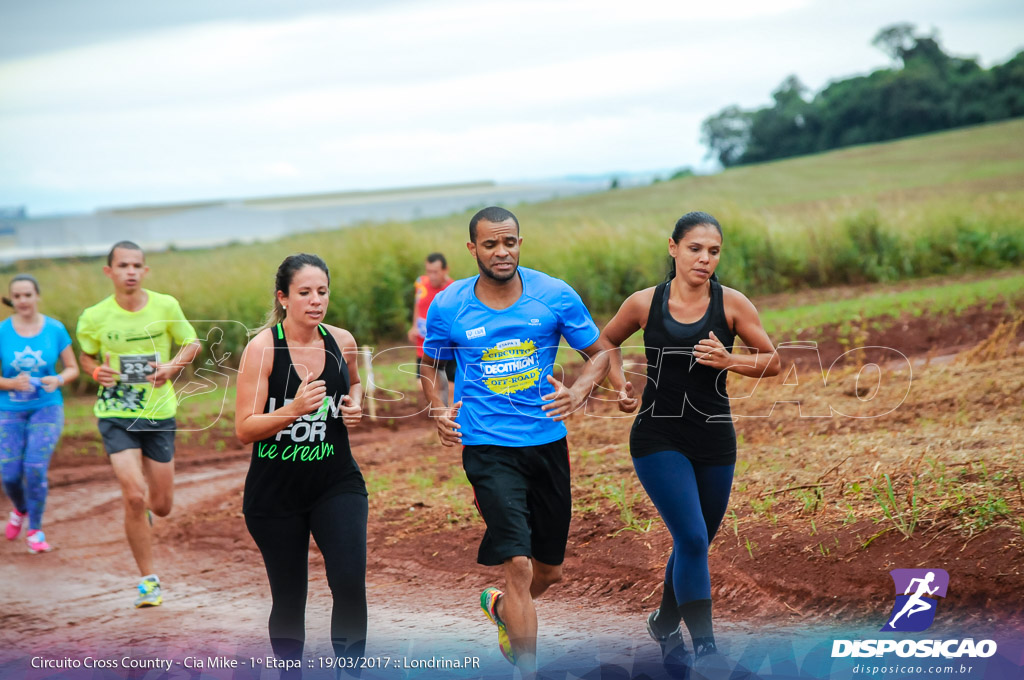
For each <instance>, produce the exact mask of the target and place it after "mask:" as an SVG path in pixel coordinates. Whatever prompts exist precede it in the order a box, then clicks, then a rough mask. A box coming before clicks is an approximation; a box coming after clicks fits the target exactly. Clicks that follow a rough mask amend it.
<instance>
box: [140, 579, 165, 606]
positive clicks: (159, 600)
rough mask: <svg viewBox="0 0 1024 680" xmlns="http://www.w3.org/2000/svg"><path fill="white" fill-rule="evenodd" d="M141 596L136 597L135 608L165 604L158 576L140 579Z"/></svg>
mask: <svg viewBox="0 0 1024 680" xmlns="http://www.w3.org/2000/svg"><path fill="white" fill-rule="evenodd" d="M137 587H138V589H139V596H138V597H137V598H135V608H136V609H138V608H140V607H159V606H160V605H161V604H163V601H164V598H163V594H162V593H161V591H160V579H158V578H157V577H156V576H147V577H146V578H144V579H142V580H141V581H139V585H138V586H137Z"/></svg>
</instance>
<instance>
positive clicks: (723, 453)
mask: <svg viewBox="0 0 1024 680" xmlns="http://www.w3.org/2000/svg"><path fill="white" fill-rule="evenodd" d="M721 249H722V227H721V226H720V225H719V224H718V221H717V220H716V219H715V218H714V217H712V216H711V215H708V214H707V213H702V212H692V213H687V214H686V215H683V216H682V217H681V218H680V219H679V221H678V222H676V226H675V229H674V230H673V232H672V236H671V238H670V239H669V242H668V250H669V254H670V255H671V256H672V269H671V271H670V272H669V279H668V280H667V281H665V282H664V283H662V284H660V285H658V286H655V287H654V288H647V289H645V290H641V291H638V292H636V293H634V294H633V295H631V296H630V297H629V298H628V299H627V300H626V301H625V302H624V303H623V304H622V307H621V308H620V309H619V311H618V313H617V314H616V315H615V317H614V318H613V319H612V320H611V321H609V322H608V325H607V326H605V328H604V331H602V333H601V342H602V345H603V349H611V348H614V349H616V350H617V349H618V348H619V347H620V346H621V345H622V343H623V342H624V341H625V340H626V339H627V338H629V337H630V336H631V335H633V333H635V332H636V331H638V330H640V329H643V332H644V334H643V335H644V348H645V353H646V358H647V383H646V385H645V387H644V392H643V398H642V403H641V408H640V413H639V414H638V415H637V417H636V419H635V420H634V421H633V428H632V431H631V433H630V439H629V446H630V454H631V455H632V457H633V466H634V468H635V469H636V472H637V477H638V478H639V479H640V482H641V483H642V484H643V486H644V489H645V490H646V491H647V493H648V495H649V496H650V497H651V501H652V502H653V503H654V506H655V507H656V508H657V509H658V512H659V514H660V515H661V517H662V519H663V520H664V521H665V525H666V526H667V527H668V529H669V532H670V533H671V534H672V541H673V546H672V555H671V557H670V558H669V561H668V564H667V565H666V568H665V586H664V590H663V593H662V602H661V607H660V608H659V609H657V610H655V611H654V612H652V613H651V615H650V616H649V617H648V619H647V630H648V632H649V633H650V634H651V637H653V638H654V639H655V640H657V641H658V643H659V644H660V645H661V648H662V654H663V656H664V658H665V661H666V663H671V664H673V665H674V664H684V665H688V664H690V662H691V660H692V659H691V658H690V656H689V652H688V651H687V649H686V645H685V644H684V643H683V634H682V629H681V627H680V625H679V624H680V620H682V621H683V622H684V623H685V624H686V627H687V629H688V630H689V633H690V637H691V639H692V642H693V646H694V652H695V654H696V660H695V661H693V663H694V667H695V668H698V669H699V668H701V667H706V669H707V670H709V671H710V670H711V669H712V668H714V667H715V666H716V665H720V664H719V662H718V661H716V658H717V651H716V647H715V639H714V633H713V629H712V625H711V580H710V575H709V573H708V545H709V543H710V541H711V539H712V538H714V535H715V532H716V531H717V529H718V525H719V524H720V523H721V521H722V517H723V516H724V515H725V509H726V506H727V504H728V500H729V490H730V487H731V485H732V474H733V468H734V465H735V462H736V431H735V429H734V428H733V424H732V415H731V412H730V409H729V396H728V393H727V392H726V376H727V373H728V371H734V372H736V373H739V374H741V375H746V376H751V377H762V376H772V375H776V374H777V373H778V372H779V359H778V355H777V354H776V353H775V348H774V346H773V345H772V342H771V340H770V339H769V337H768V335H767V334H766V333H765V331H764V328H763V327H762V326H761V320H760V318H759V317H758V315H757V310H756V309H755V308H754V306H753V305H752V304H751V303H750V301H749V300H748V299H747V298H746V297H745V296H744V295H743V294H742V293H740V292H739V291H736V290H732V289H731V288H725V287H723V286H722V285H721V284H719V283H718V278H717V277H716V276H715V268H716V267H717V266H718V260H719V257H720V255H721ZM737 337H739V338H740V339H741V340H742V341H743V344H744V346H746V347H747V348H748V349H749V351H750V354H743V355H734V354H733V353H732V347H733V341H734V340H735V339H736V338H737ZM611 358H612V361H611V365H612V368H611V372H610V373H609V377H610V379H611V382H612V386H613V387H614V388H615V389H616V390H618V392H619V408H620V409H621V410H622V411H624V412H626V413H631V412H633V411H634V410H636V407H637V400H636V398H635V397H634V395H633V386H632V385H631V384H629V383H628V382H626V379H625V375H624V374H623V371H622V356H621V353H620V352H618V351H616V352H613V353H612V355H611Z"/></svg>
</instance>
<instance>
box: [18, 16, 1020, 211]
mask: <svg viewBox="0 0 1024 680" xmlns="http://www.w3.org/2000/svg"><path fill="white" fill-rule="evenodd" d="M903 21H909V22H912V23H915V24H917V25H918V27H919V29H921V30H922V31H929V30H931V29H933V28H934V29H937V30H938V32H939V38H940V40H941V43H942V44H943V46H944V47H945V49H946V51H947V52H950V53H953V54H957V55H960V56H974V57H977V58H978V59H979V60H980V61H981V63H982V65H983V66H986V67H989V66H991V65H992V64H995V63H1001V62H1003V61H1006V60H1007V59H1008V58H1010V57H1011V56H1012V55H1013V54H1015V53H1016V52H1017V51H1018V50H1020V49H1024V2H1021V1H1020V0H975V1H973V2H972V1H968V0H960V1H957V2H953V1H951V0H860V1H859V2H852V3H851V2H845V3H838V2H835V1H834V0H777V1H772V0H715V1H714V2H707V1H706V0H705V1H702V2H689V1H685V0H673V1H665V0H660V1H653V0H630V1H628V2H622V1H621V0H616V1H614V2H611V1H605V0H497V1H490V0H488V1H480V0H476V1H473V0H429V1H428V0H423V1H419V0H373V1H372V2H369V1H363V0H359V1H349V2H344V3H340V2H337V1H332V0H292V1H290V2H286V1H283V0H282V1H270V0H244V1H243V0H218V1H216V2H210V1H209V0H177V1H176V2H168V3H150V2H138V1H137V0H90V1H89V2H81V0H48V1H47V2H25V1H23V0H0V206H4V205H7V206H11V205H26V206H27V207H28V209H29V212H30V214H33V215H40V214H46V213H53V212H69V211H81V210H91V209H93V208H95V207H98V206H111V205H124V204H139V203H154V202H164V201H186V200H193V199H203V198H222V197H246V196H260V195H268V194H270V195H279V194H290V193H311V192H319V191H336V190H347V189H366V188H378V187H391V186H409V185H421V184H437V183H446V182H459V181H475V180H484V179H489V180H498V181H516V180H523V179H535V178H550V177H558V176H563V175H569V174H598V173H608V172H638V171H646V170H661V169H670V168H675V167H680V166H684V165H691V166H697V167H704V168H708V167H710V165H709V163H710V162H709V161H707V160H706V149H705V148H704V147H703V146H702V145H701V144H700V123H701V121H702V120H703V119H704V118H706V117H707V116H709V115H711V114H713V113H716V112H717V111H719V110H720V109H721V108H722V107H724V106H727V105H729V104H740V105H742V106H745V107H752V106H758V105H763V104H766V103H767V102H768V101H769V98H770V93H771V91H772V90H773V89H774V88H775V86H776V85H778V84H779V83H780V82H781V81H782V80H783V78H785V77H786V76H787V75H789V74H796V75H797V76H798V77H799V78H800V79H801V80H802V81H803V82H804V83H805V84H806V85H808V86H809V87H810V88H812V89H813V90H815V91H816V90H818V89H820V88H821V87H822V86H824V85H825V84H826V83H827V82H828V81H829V80H831V79H836V78H841V77H844V76H849V75H854V74H858V73H867V72H869V71H871V70H872V69H875V68H879V67H883V66H886V65H887V58H886V57H885V55H883V54H882V53H881V52H879V51H878V50H877V49H875V48H873V47H871V45H870V42H871V38H872V37H873V36H874V34H875V33H876V32H877V31H878V29H879V28H881V27H883V26H886V25H889V24H892V23H896V22H903Z"/></svg>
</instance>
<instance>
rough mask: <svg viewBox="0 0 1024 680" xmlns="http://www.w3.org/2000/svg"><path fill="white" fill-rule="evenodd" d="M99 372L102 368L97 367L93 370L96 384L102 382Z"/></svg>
mask: <svg viewBox="0 0 1024 680" xmlns="http://www.w3.org/2000/svg"><path fill="white" fill-rule="evenodd" d="M99 372H100V366H97V367H96V368H94V369H92V379H93V380H95V381H96V382H99V381H100V377H99V375H98V373H99Z"/></svg>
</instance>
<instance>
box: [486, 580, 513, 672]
mask: <svg viewBox="0 0 1024 680" xmlns="http://www.w3.org/2000/svg"><path fill="white" fill-rule="evenodd" d="M504 594H505V593H503V592H501V591H500V590H498V589H497V588H494V587H491V588H487V589H485V590H484V592H482V593H480V608H481V609H483V610H484V614H486V615H487V619H488V620H489V621H490V622H491V623H493V624H494V625H495V626H497V627H498V649H500V650H501V653H502V655H503V656H504V657H505V658H506V659H508V662H509V663H511V664H515V662H516V653H515V652H514V651H512V641H511V640H509V639H508V628H506V627H505V622H504V621H502V620H501V618H500V617H499V616H498V598H499V597H501V596H502V595H504Z"/></svg>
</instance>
